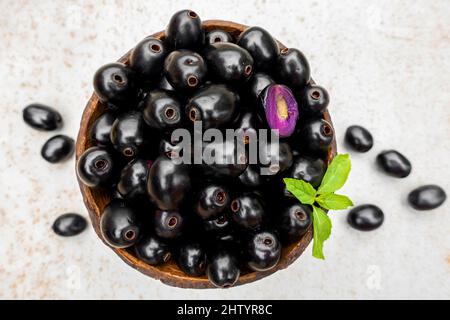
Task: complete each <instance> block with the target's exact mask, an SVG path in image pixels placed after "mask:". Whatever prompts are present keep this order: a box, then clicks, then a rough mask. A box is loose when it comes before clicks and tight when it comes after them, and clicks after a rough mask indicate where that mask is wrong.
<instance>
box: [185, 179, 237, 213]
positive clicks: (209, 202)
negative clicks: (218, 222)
mask: <svg viewBox="0 0 450 320" xmlns="http://www.w3.org/2000/svg"><path fill="white" fill-rule="evenodd" d="M230 201H231V199H230V195H229V191H228V189H227V188H226V187H225V186H223V185H220V184H217V183H208V184H206V185H204V186H202V187H201V188H200V189H199V191H198V192H197V194H196V196H195V202H194V203H195V208H194V210H195V212H196V213H197V215H198V216H199V217H200V218H202V219H204V220H211V219H215V218H217V217H218V216H219V215H220V213H221V212H223V210H225V209H226V208H227V207H228V205H229V203H230Z"/></svg>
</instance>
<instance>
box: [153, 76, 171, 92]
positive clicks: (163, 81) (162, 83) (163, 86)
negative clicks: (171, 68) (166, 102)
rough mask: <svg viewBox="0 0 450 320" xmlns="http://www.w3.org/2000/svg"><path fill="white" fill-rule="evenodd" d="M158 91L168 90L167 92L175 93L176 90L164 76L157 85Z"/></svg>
mask: <svg viewBox="0 0 450 320" xmlns="http://www.w3.org/2000/svg"><path fill="white" fill-rule="evenodd" d="M157 87H158V89H161V90H166V91H175V88H174V87H172V85H171V84H170V83H169V80H167V78H166V76H163V77H162V78H161V79H160V80H159V82H158V85H157Z"/></svg>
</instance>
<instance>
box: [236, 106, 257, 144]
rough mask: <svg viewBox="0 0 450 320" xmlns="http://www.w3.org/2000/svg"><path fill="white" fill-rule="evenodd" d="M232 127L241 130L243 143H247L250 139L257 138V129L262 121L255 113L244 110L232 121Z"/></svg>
mask: <svg viewBox="0 0 450 320" xmlns="http://www.w3.org/2000/svg"><path fill="white" fill-rule="evenodd" d="M233 127H234V129H235V130H236V131H238V130H242V134H243V138H244V143H245V144H249V143H250V141H251V139H258V129H260V128H261V127H262V121H261V119H260V118H259V117H258V115H257V114H256V113H254V112H244V113H242V114H241V115H240V116H239V118H238V119H237V120H236V121H235V122H234V123H233ZM239 134H240V132H239Z"/></svg>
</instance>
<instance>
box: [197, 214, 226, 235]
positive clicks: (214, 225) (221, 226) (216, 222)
mask: <svg viewBox="0 0 450 320" xmlns="http://www.w3.org/2000/svg"><path fill="white" fill-rule="evenodd" d="M202 223H203V229H204V230H205V231H206V232H210V233H216V234H222V233H223V232H224V231H227V230H229V229H230V220H229V219H228V216H227V215H226V214H222V215H220V216H219V217H217V218H216V219H213V220H204V221H203V222H202Z"/></svg>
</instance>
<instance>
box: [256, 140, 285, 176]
mask: <svg viewBox="0 0 450 320" xmlns="http://www.w3.org/2000/svg"><path fill="white" fill-rule="evenodd" d="M258 159H259V162H260V164H261V167H265V168H267V169H268V170H269V172H270V173H271V174H277V173H279V172H283V171H286V170H288V169H289V168H290V167H291V166H292V163H293V161H294V156H293V155H292V149H291V147H290V146H289V144H288V143H287V142H281V143H279V145H278V153H277V152H276V147H275V145H273V144H272V143H267V144H266V147H265V148H262V149H260V150H259V158H258Z"/></svg>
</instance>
